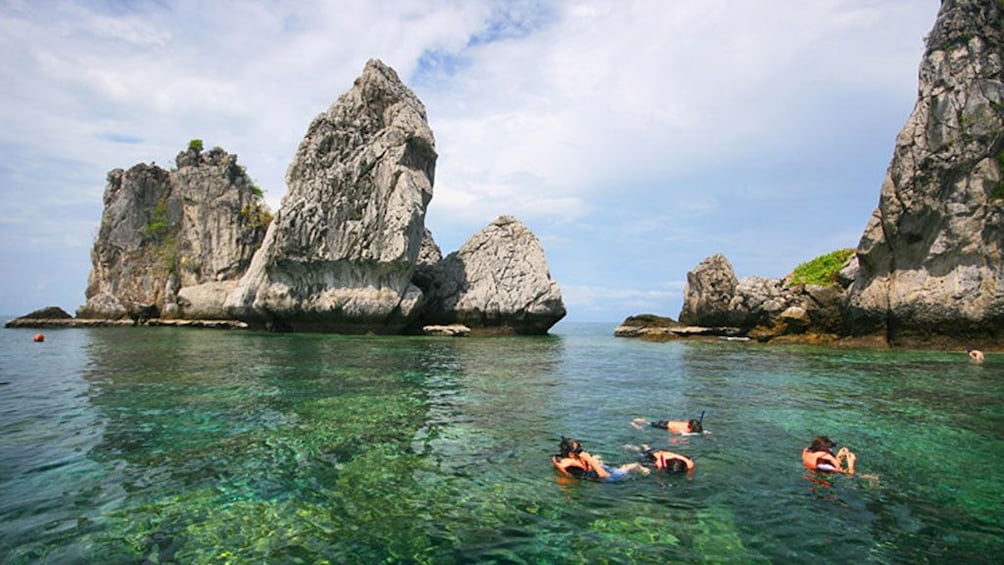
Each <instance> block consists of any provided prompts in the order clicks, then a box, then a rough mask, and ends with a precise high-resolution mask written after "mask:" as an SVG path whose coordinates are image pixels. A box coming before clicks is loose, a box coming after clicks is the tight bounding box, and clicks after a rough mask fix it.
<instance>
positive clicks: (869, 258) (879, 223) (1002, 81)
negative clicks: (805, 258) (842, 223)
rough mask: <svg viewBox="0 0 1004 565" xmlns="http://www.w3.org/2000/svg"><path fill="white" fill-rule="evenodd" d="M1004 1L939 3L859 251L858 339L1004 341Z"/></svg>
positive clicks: (854, 320)
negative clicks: (912, 101) (911, 102)
mask: <svg viewBox="0 0 1004 565" xmlns="http://www.w3.org/2000/svg"><path fill="white" fill-rule="evenodd" d="M1002 19H1004V5H1002V4H1001V3H1000V2H998V1H997V0H944V1H943V2H942V6H941V11H940V13H939V14H938V19H937V22H936V23H935V25H934V29H933V30H932V31H931V33H930V34H929V35H928V37H927V49H926V52H925V54H924V57H923V60H922V61H921V65H920V73H919V74H920V77H919V89H918V90H919V95H918V100H917V104H916V106H915V107H914V110H913V113H912V114H911V115H910V118H909V119H908V120H907V123H906V125H905V126H904V127H903V130H902V131H901V132H900V134H899V136H898V137H897V139H896V148H895V151H894V154H893V158H892V162H891V163H890V165H889V169H888V172H887V175H886V178H885V181H884V182H883V184H882V192H881V197H880V199H879V204H878V208H877V209H876V210H875V212H874V213H873V214H872V217H871V219H870V220H869V222H868V226H867V227H866V228H865V232H864V234H863V235H862V237H861V242H860V243H859V245H858V248H857V259H858V263H859V268H858V271H857V274H856V277H855V279H854V282H853V284H852V286H851V288H850V292H849V296H848V302H847V314H848V321H849V328H848V329H849V332H850V333H851V334H853V335H863V334H874V333H878V334H884V335H885V336H886V337H887V339H888V340H889V341H890V342H896V343H901V344H921V343H924V342H929V341H934V342H936V341H938V340H939V339H941V337H945V336H948V337H951V338H954V339H968V340H970V341H969V343H974V344H975V343H999V342H1000V341H1001V340H1002V339H1004V272H1002V270H1004V256H1002V248H1004V175H1002V167H1004V29H1002V28H1004V24H1002Z"/></svg>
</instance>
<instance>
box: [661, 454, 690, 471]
mask: <svg viewBox="0 0 1004 565" xmlns="http://www.w3.org/2000/svg"><path fill="white" fill-rule="evenodd" d="M662 470H663V472H665V473H669V474H673V473H683V472H685V471H686V470H687V463H686V461H684V460H683V459H676V458H675V457H674V458H673V459H670V460H669V461H666V466H665V467H663V468H662Z"/></svg>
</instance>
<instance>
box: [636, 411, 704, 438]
mask: <svg viewBox="0 0 1004 565" xmlns="http://www.w3.org/2000/svg"><path fill="white" fill-rule="evenodd" d="M631 425H632V426H634V428H635V429H638V430H641V429H644V428H645V427H646V426H651V427H653V428H659V429H661V430H667V431H669V432H670V433H673V434H678V435H681V434H700V433H704V412H701V417H700V418H691V419H690V420H687V421H686V422H684V421H683V420H659V421H657V422H651V421H649V420H646V419H645V418H635V419H634V420H631Z"/></svg>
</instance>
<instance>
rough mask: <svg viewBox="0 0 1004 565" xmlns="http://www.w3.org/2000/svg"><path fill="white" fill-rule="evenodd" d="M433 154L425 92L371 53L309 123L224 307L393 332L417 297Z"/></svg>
mask: <svg viewBox="0 0 1004 565" xmlns="http://www.w3.org/2000/svg"><path fill="white" fill-rule="evenodd" d="M436 158H437V155H436V150H435V140H434V138H433V135H432V130H431V129H430V128H429V124H428V122H427V120H426V113H425V107H424V106H423V105H422V102H421V101H419V99H418V98H417V97H416V96H415V94H414V93H412V91H411V90H409V89H408V88H407V87H406V86H405V85H404V84H403V83H402V82H401V80H400V79H399V78H398V76H397V73H395V72H394V70H393V69H391V68H390V67H388V66H386V65H384V64H383V63H381V62H380V61H377V60H371V61H369V62H368V63H367V64H366V68H365V69H364V71H363V73H362V75H361V76H360V77H359V78H357V79H356V81H355V83H354V85H353V86H352V88H351V89H350V90H349V91H348V92H346V93H345V94H343V95H342V96H341V97H339V99H338V100H337V101H336V102H335V103H334V104H333V105H332V106H331V107H330V108H328V110H327V111H326V112H324V113H322V114H320V115H319V116H317V118H315V119H314V121H313V122H312V123H311V124H310V127H309V128H308V130H307V134H306V136H305V137H304V139H303V141H302V142H301V143H300V147H299V149H298V150H297V152H296V156H295V157H294V160H293V162H292V164H291V165H290V166H289V169H288V171H287V172H286V182H287V184H288V189H287V193H286V196H285V197H284V198H283V201H282V205H281V207H280V209H279V212H278V213H277V214H276V217H275V220H274V221H273V222H272V225H271V226H270V228H269V230H268V233H267V234H266V236H265V241H264V243H263V244H262V247H261V249H260V250H259V251H258V253H256V254H255V256H254V259H253V260H252V263H251V267H250V268H249V269H248V272H247V273H246V274H245V276H244V277H243V278H242V279H241V281H240V284H239V285H238V287H237V289H236V290H235V291H234V292H233V293H231V294H230V296H229V297H228V298H227V302H226V305H227V308H228V311H229V312H230V314H231V315H232V316H234V317H236V318H238V319H241V320H245V321H247V322H249V323H252V324H261V325H267V326H271V327H274V328H276V329H292V330H298V331H335V332H346V333H357V332H375V333H396V332H398V331H400V329H401V328H402V327H403V326H404V325H406V324H407V323H408V322H409V321H410V320H411V319H413V318H414V316H415V315H416V314H417V313H418V308H419V306H420V305H421V303H422V293H421V291H419V290H418V288H416V287H415V286H414V285H413V284H412V283H411V276H412V273H413V271H414V268H415V262H416V259H417V258H418V255H419V250H420V248H421V243H422V238H423V234H424V227H425V210H426V207H427V206H428V204H429V201H430V200H431V199H432V186H433V180H434V177H435V165H436Z"/></svg>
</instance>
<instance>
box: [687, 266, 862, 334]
mask: <svg viewBox="0 0 1004 565" xmlns="http://www.w3.org/2000/svg"><path fill="white" fill-rule="evenodd" d="M843 297H844V287H843V286H839V285H834V286H818V285H802V284H791V282H790V281H789V280H788V279H787V278H780V279H775V278H769V277H757V276H753V277H743V278H742V279H736V275H735V271H733V269H732V264H731V263H729V261H728V259H726V258H725V257H724V256H723V255H721V254H716V255H713V256H711V257H708V258H707V259H705V260H704V261H702V262H701V263H700V264H699V265H698V266H697V267H695V268H694V270H692V271H691V272H689V273H687V285H686V287H685V290H684V302H683V309H682V311H681V313H680V322H681V323H682V324H689V325H693V326H699V327H705V328H718V329H717V330H716V333H717V334H720V335H729V336H735V335H738V334H739V333H748V334H749V335H751V336H754V337H757V338H758V339H760V340H762V341H767V340H771V339H773V338H775V337H777V336H781V335H789V334H802V333H807V332H811V333H815V334H828V335H834V336H835V335H837V334H839V333H841V332H842V331H843V323H844V322H843V316H842V312H841V304H842V300H843ZM673 331H674V333H677V334H679V333H680V332H679V331H678V330H673Z"/></svg>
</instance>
